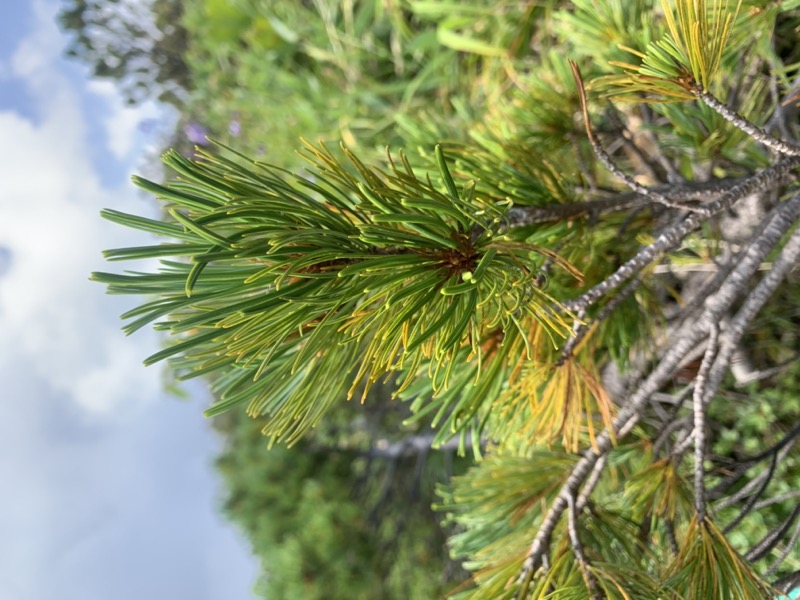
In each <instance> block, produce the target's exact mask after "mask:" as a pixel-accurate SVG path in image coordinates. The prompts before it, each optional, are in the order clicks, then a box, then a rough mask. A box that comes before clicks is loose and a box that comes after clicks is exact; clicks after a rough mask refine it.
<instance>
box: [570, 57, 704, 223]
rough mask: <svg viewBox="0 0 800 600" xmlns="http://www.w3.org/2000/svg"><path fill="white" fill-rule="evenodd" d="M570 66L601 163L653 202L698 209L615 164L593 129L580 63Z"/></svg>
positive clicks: (673, 206)
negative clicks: (638, 178)
mask: <svg viewBox="0 0 800 600" xmlns="http://www.w3.org/2000/svg"><path fill="white" fill-rule="evenodd" d="M569 66H570V68H571V69H572V76H573V78H574V79H575V85H576V86H577V88H578V98H579V99H580V102H581V110H582V111H583V121H584V125H585V126H586V136H587V137H588V138H589V143H590V144H591V145H592V149H593V150H594V153H595V155H596V156H597V158H598V159H600V162H601V163H603V166H605V168H606V169H608V171H609V172H610V173H612V174H613V175H615V176H616V177H617V178H618V179H620V180H622V181H623V182H624V183H625V185H627V186H628V187H629V188H630V189H631V190H633V191H634V192H636V193H637V194H641V195H642V196H645V197H647V198H650V200H651V202H657V203H659V204H663V205H664V206H668V207H669V208H680V209H683V210H692V211H693V210H698V209H697V208H696V207H695V206H692V205H688V204H684V203H682V202H676V201H674V200H672V199H670V198H668V197H666V196H664V195H663V194H660V193H658V192H656V191H654V190H652V189H650V188H648V187H646V186H643V185H642V184H640V183H639V182H637V181H636V180H635V179H633V178H632V177H631V176H630V175H628V174H627V173H625V172H624V171H623V170H622V169H620V168H619V167H618V166H617V165H616V164H614V161H613V160H612V158H611V157H610V156H609V154H608V152H606V151H605V148H603V146H602V145H601V144H600V142H599V141H598V140H597V138H596V137H595V135H594V132H593V131H592V124H591V120H590V119H589V109H588V107H587V103H586V90H585V88H584V86H583V79H582V78H581V73H580V70H579V69H578V65H577V64H576V63H575V62H573V61H569Z"/></svg>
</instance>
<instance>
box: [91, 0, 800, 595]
mask: <svg viewBox="0 0 800 600" xmlns="http://www.w3.org/2000/svg"><path fill="white" fill-rule="evenodd" d="M421 4H431V3H421ZM561 4H563V3H558V2H553V3H550V4H549V5H548V8H547V10H548V11H550V12H549V13H548V14H547V15H546V16H541V15H539V16H538V17H537V18H538V19H539V20H538V21H537V22H536V23H537V26H540V27H541V29H540V30H539V31H537V33H536V34H535V35H534V34H531V35H530V39H531V48H532V51H533V52H535V54H536V65H537V66H536V68H535V69H533V70H531V72H530V73H527V74H524V73H514V74H513V77H511V78H512V79H515V81H516V83H515V85H516V89H515V91H513V92H510V93H509V98H508V100H507V102H504V103H501V104H500V105H498V106H495V107H493V108H492V110H491V111H488V112H487V113H486V114H485V115H484V117H483V118H482V122H481V123H480V124H478V125H474V126H470V129H469V135H468V136H466V137H465V136H464V135H462V133H463V132H459V131H457V127H456V126H454V123H453V121H452V120H447V119H437V118H436V116H435V115H430V116H429V121H428V122H427V123H425V126H424V127H418V128H413V127H411V128H409V130H408V131H407V132H406V138H407V139H408V143H409V146H410V147H412V148H413V150H408V151H399V150H398V151H394V150H389V151H387V153H386V155H385V157H384V158H383V160H382V161H381V160H380V159H378V157H374V158H373V159H372V160H367V159H366V158H365V157H363V156H359V157H357V156H355V155H354V154H353V153H352V152H351V151H349V150H348V148H347V147H345V146H341V147H338V148H337V147H334V146H332V145H330V144H328V145H326V144H323V143H319V144H311V143H306V144H305V145H304V146H303V149H302V150H301V154H302V156H303V157H304V158H305V159H306V160H307V161H308V169H307V171H305V172H302V173H293V172H288V171H285V170H283V169H281V168H279V167H276V166H272V165H269V164H263V163H260V162H257V161H253V160H251V159H249V158H247V157H246V156H243V155H241V154H239V153H237V152H236V151H235V150H234V149H232V148H227V147H223V146H218V147H216V148H215V149H214V150H213V151H198V154H197V155H196V156H195V157H194V158H191V159H190V158H185V157H183V156H181V155H180V154H178V153H176V152H168V153H167V154H166V155H165V162H166V164H167V165H168V166H169V167H170V168H171V169H172V170H173V171H174V172H175V173H176V178H175V179H174V180H173V181H171V182H169V183H166V184H158V183H155V182H151V181H146V180H143V179H138V178H137V179H136V183H137V184H138V185H140V186H141V187H142V188H143V189H145V190H146V191H148V192H150V193H151V194H153V195H154V196H155V197H156V198H158V199H159V200H161V201H162V202H163V203H164V207H165V213H164V217H163V218H162V219H149V218H145V217H140V216H134V215H128V214H122V213H119V212H116V211H112V210H107V211H104V213H103V216H104V217H106V218H107V219H110V220H112V221H114V222H116V223H119V224H121V225H124V226H127V227H133V228H136V229H139V230H142V231H144V232H148V233H150V234H155V235H157V236H160V237H162V238H164V239H165V241H163V242H161V243H159V244H157V245H149V246H142V247H135V248H121V249H116V250H110V251H108V252H107V253H106V256H107V258H108V259H109V260H112V261H117V260H127V259H139V258H149V259H152V258H155V259H158V260H159V261H160V266H159V268H158V269H157V270H156V271H154V272H126V273H123V274H114V273H96V274H94V278H95V279H96V280H98V281H100V282H103V283H105V284H106V285H107V286H108V289H109V291H110V292H111V293H125V294H139V295H146V296H148V299H147V300H146V301H145V302H144V303H143V304H142V305H141V306H139V307H137V308H135V309H133V310H131V311H129V312H128V313H126V314H125V315H123V316H124V318H125V319H126V320H127V321H128V322H127V324H126V326H125V331H126V332H127V333H132V332H134V331H135V330H137V329H139V328H141V327H144V326H146V325H149V324H151V323H152V324H154V326H155V327H156V328H157V329H158V330H161V331H164V332H165V333H166V334H167V335H168V337H169V340H170V342H169V344H168V345H167V346H166V347H165V348H164V349H162V350H160V351H158V352H156V353H155V354H153V355H152V356H151V357H150V358H148V359H147V361H146V362H147V363H148V364H151V363H156V362H158V361H161V360H164V359H168V360H169V362H170V364H171V367H172V368H173V369H174V370H175V372H176V373H177V374H178V376H179V377H180V378H190V377H206V378H207V379H208V380H209V381H210V385H211V387H212V389H213V391H214V393H215V396H216V397H217V398H218V400H217V401H216V402H215V403H214V404H213V405H212V406H211V407H210V408H209V409H208V414H209V415H216V414H219V413H222V412H223V411H228V410H245V411H246V412H247V413H248V414H249V415H250V416H252V417H254V418H257V419H259V420H260V422H261V423H262V427H263V433H264V434H265V435H266V436H268V437H269V438H270V440H271V441H272V442H274V443H280V444H286V445H289V446H291V445H293V444H296V443H297V442H298V441H299V440H301V439H302V437H303V436H304V435H306V434H307V433H308V432H309V431H310V430H312V429H313V428H315V427H317V426H318V425H319V424H320V422H321V421H322V420H323V419H324V418H325V415H326V413H327V412H329V411H330V410H331V408H332V407H334V406H336V405H338V404H340V403H343V402H347V401H348V400H352V401H360V400H363V399H365V398H368V392H369V389H370V387H371V386H373V385H374V384H375V383H376V382H382V381H388V380H390V381H392V382H394V384H395V386H396V390H395V396H396V398H397V401H398V402H407V403H408V406H409V408H410V410H411V412H412V416H411V417H410V421H411V422H413V423H416V424H418V425H419V424H421V425H422V426H424V427H426V428H427V427H429V428H431V429H432V431H433V432H434V435H432V436H431V438H430V441H431V445H432V446H433V447H434V448H436V447H441V446H443V445H446V444H457V445H458V446H459V448H460V449H461V451H462V452H463V453H470V454H471V455H472V456H473V457H474V458H475V459H476V463H475V466H474V467H472V468H471V469H469V470H468V471H467V472H466V473H465V474H462V475H459V476H457V477H455V478H454V479H453V480H452V481H451V483H450V484H448V485H447V486H443V487H442V488H441V489H440V506H439V508H441V510H442V511H443V516H444V515H446V516H447V518H448V519H449V522H450V523H451V524H452V525H453V526H454V531H455V533H454V534H453V536H452V537H451V539H450V548H451V552H452V554H453V556H455V557H457V558H458V559H460V560H462V561H464V566H465V567H466V568H467V569H468V570H469V571H470V572H471V574H472V576H471V579H470V581H469V582H466V583H465V585H464V586H462V587H460V588H459V589H457V590H454V591H453V593H452V596H451V597H453V598H458V599H460V600H463V599H467V598H469V599H474V600H481V599H495V598H507V599H511V598H516V599H527V598H557V599H572V598H575V599H583V598H593V599H594V598H614V599H617V598H619V599H623V598H636V599H648V598H651V599H653V600H655V599H659V598H670V599H679V598H726V599H727V598H731V599H734V598H735V599H750V598H764V597H777V596H778V594H780V593H789V591H790V590H791V589H792V588H794V587H796V586H797V585H798V581H797V580H798V572H800V571H798V569H800V554H799V553H798V552H797V550H796V546H797V540H798V537H800V520H799V519H798V516H800V502H799V501H798V494H797V491H796V489H795V490H792V489H786V488H787V485H786V482H788V481H790V480H791V477H792V476H793V475H792V473H794V472H793V471H792V469H795V471H796V469H797V456H796V454H797V452H796V449H795V448H794V445H795V443H796V441H797V438H798V436H800V426H798V425H797V415H798V411H799V410H800V403H799V402H798V400H797V396H798V393H799V392H800V384H799V383H798V382H799V381H800V379H798V378H800V369H798V363H797V361H796V359H797V358H798V352H800V339H798V326H799V325H800V317H799V316H798V312H797V305H798V299H800V281H798V279H797V273H796V267H797V265H798V259H800V228H798V227H797V225H798V223H800V194H798V190H797V185H796V180H797V177H798V167H800V145H798V143H797V139H796V125H797V110H796V106H797V102H798V93H797V88H796V87H794V81H793V77H795V76H796V72H797V64H796V62H797V58H798V57H797V56H796V55H795V54H792V53H793V52H796V50H788V51H787V50H786V49H785V48H782V47H781V46H780V44H779V43H778V40H780V36H781V35H790V34H791V32H792V31H793V30H794V28H795V27H796V26H797V24H798V22H800V21H798V17H797V14H796V11H797V9H798V8H799V7H800V3H799V2H796V1H792V0H785V1H782V2H764V1H758V0H749V1H744V0H743V1H741V2H731V1H727V0H714V1H709V2H706V1H703V0H675V1H674V2H670V1H668V0H663V1H662V2H650V1H645V0H641V1H632V2H622V1H615V0H606V1H604V2H590V1H589V0H576V1H575V2H573V3H571V4H570V5H569V6H561ZM530 18H531V19H533V18H534V16H533V14H532V13H531V15H530ZM772 34H774V35H772ZM459 39H461V40H462V41H463V39H465V38H459ZM477 48H478V50H480V49H481V48H482V49H483V50H484V51H485V48H484V47H483V46H478V47H477ZM510 55H511V51H510V50H509V54H508V56H510ZM793 63H794V64H793ZM456 125H457V124H456ZM312 133H313V132H312ZM756 403H758V404H760V405H762V404H766V405H768V406H769V407H770V408H769V410H770V413H769V414H770V416H769V419H768V423H767V425H766V426H765V427H764V428H763V430H762V434H761V435H760V439H758V440H757V442H758V446H757V447H755V448H753V447H749V446H747V447H746V446H745V445H744V444H743V442H744V440H745V439H751V440H752V437H753V436H752V431H751V434H750V437H749V438H748V437H747V436H748V433H747V432H748V429H747V424H746V422H745V420H744V419H738V418H737V417H738V416H739V415H745V414H747V411H748V410H749V407H751V406H752V405H753V404H756Z"/></svg>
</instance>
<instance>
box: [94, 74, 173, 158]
mask: <svg viewBox="0 0 800 600" xmlns="http://www.w3.org/2000/svg"><path fill="white" fill-rule="evenodd" d="M87 89H88V90H89V91H90V92H92V93H93V94H95V95H96V96H97V97H99V98H100V99H102V100H103V101H104V103H105V104H106V107H107V108H106V114H105V116H104V117H103V119H102V121H103V125H104V127H105V131H106V142H107V145H108V148H109V149H110V150H111V153H112V154H113V155H114V157H115V158H117V159H118V160H123V159H125V158H128V157H129V156H130V154H131V151H132V150H134V149H135V148H136V140H137V137H138V135H139V129H140V125H141V124H142V123H144V122H145V121H148V120H151V119H156V118H158V117H160V116H161V115H162V114H163V109H162V108H160V107H159V106H157V105H156V103H155V102H152V101H148V102H145V103H143V104H142V105H140V106H130V105H129V104H126V103H125V102H124V101H123V100H122V98H121V97H120V95H119V93H118V92H117V90H116V88H115V87H114V84H113V83H112V82H110V81H107V80H105V81H98V80H94V81H91V82H89V85H88V86H87Z"/></svg>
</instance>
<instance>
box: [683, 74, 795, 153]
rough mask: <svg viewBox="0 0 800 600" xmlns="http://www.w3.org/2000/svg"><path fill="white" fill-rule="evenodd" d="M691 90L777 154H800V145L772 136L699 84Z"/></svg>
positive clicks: (721, 114) (707, 104)
mask: <svg viewBox="0 0 800 600" xmlns="http://www.w3.org/2000/svg"><path fill="white" fill-rule="evenodd" d="M692 92H693V93H694V94H695V95H696V96H697V97H698V98H700V100H702V101H703V103H705V105H706V106H708V107H709V108H711V109H712V110H713V111H715V112H716V113H717V114H719V115H720V116H721V117H722V118H723V119H725V120H726V121H728V122H729V123H731V124H732V125H733V126H734V127H736V128H737V129H740V130H742V131H744V132H745V133H746V134H747V135H749V136H750V137H752V138H753V139H754V140H756V141H757V142H759V143H761V144H763V145H764V146H766V147H767V148H769V149H770V150H774V151H775V152H777V153H779V154H785V155H787V156H800V147H798V146H795V145H794V144H789V143H787V142H784V141H783V140H779V139H778V138H775V137H772V136H771V135H770V134H768V133H767V132H766V131H764V130H763V129H761V128H760V127H757V126H756V125H754V124H753V123H751V122H750V121H748V120H747V119H745V118H744V117H743V116H741V115H740V114H739V113H737V112H735V111H733V110H731V109H730V108H728V107H727V106H725V105H724V104H723V103H722V102H720V101H719V100H717V99H716V98H715V97H714V96H713V95H711V94H710V93H708V92H707V91H705V90H704V89H702V88H700V87H699V86H695V87H693V88H692Z"/></svg>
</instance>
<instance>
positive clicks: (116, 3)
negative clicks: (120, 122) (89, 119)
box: [58, 0, 191, 105]
mask: <svg viewBox="0 0 800 600" xmlns="http://www.w3.org/2000/svg"><path fill="white" fill-rule="evenodd" d="M182 10H183V8H182V1H181V0H150V1H138V0H67V3H66V6H64V8H63V9H62V10H61V12H60V13H59V16H58V21H59V23H60V25H61V27H62V29H63V30H64V31H65V32H66V33H68V34H70V35H71V36H72V40H71V42H70V44H69V46H68V48H67V51H66V53H67V55H68V56H71V57H73V58H76V59H78V60H80V61H82V62H84V63H85V64H87V65H88V66H89V67H90V68H91V70H92V74H93V75H94V76H95V77H100V78H105V79H112V80H114V81H116V82H117V84H118V86H119V89H120V91H121V92H122V93H123V95H124V96H125V98H126V100H127V101H128V102H129V103H130V104H138V103H140V102H142V101H144V100H146V99H150V98H152V99H158V100H160V101H162V102H167V103H170V104H173V105H180V104H181V102H182V101H183V99H184V97H185V94H186V91H187V90H189V89H190V88H191V79H190V74H189V70H188V69H187V66H186V64H185V62H184V59H183V56H184V53H185V51H186V47H187V35H186V30H185V29H184V28H183V26H182V25H181V15H182Z"/></svg>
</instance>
